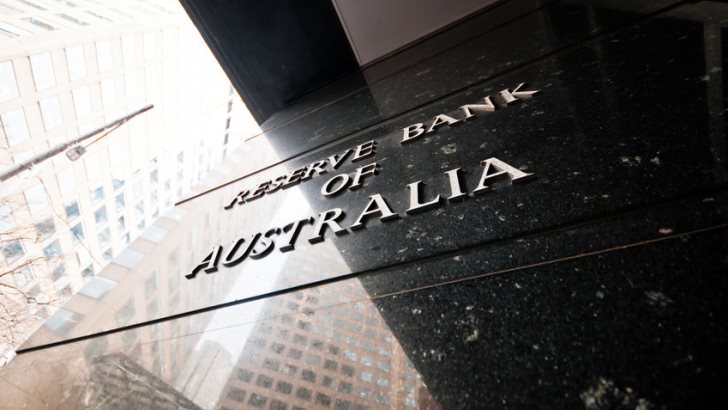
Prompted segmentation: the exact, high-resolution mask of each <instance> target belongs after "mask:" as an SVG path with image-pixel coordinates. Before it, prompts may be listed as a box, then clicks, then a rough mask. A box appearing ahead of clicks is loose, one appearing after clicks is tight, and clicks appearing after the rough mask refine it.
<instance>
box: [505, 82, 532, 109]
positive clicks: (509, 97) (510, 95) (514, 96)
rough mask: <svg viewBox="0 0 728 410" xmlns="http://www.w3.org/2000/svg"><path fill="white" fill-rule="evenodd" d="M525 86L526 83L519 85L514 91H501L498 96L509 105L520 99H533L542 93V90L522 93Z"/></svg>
mask: <svg viewBox="0 0 728 410" xmlns="http://www.w3.org/2000/svg"><path fill="white" fill-rule="evenodd" d="M524 85H526V83H520V84H518V86H517V87H516V88H514V89H513V91H511V90H509V89H507V88H506V89H505V90H502V91H500V92H499V93H498V95H500V96H501V98H503V101H504V102H505V103H506V105H508V104H511V103H514V102H516V101H518V100H520V99H526V98H531V97H533V96H534V95H536V94H537V93H539V92H540V90H534V91H520V89H521V87H523V86H524Z"/></svg>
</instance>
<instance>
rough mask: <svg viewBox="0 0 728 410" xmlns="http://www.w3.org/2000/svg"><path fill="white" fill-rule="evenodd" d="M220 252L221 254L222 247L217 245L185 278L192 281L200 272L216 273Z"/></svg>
mask: <svg viewBox="0 0 728 410" xmlns="http://www.w3.org/2000/svg"><path fill="white" fill-rule="evenodd" d="M220 252H222V246H220V245H217V246H216V247H215V249H213V251H212V252H210V254H209V255H207V257H206V258H205V259H203V260H202V263H200V264H199V265H197V266H196V267H195V268H194V269H192V272H190V273H188V274H187V275H185V278H187V279H193V278H194V277H195V276H197V274H198V273H199V272H200V271H205V273H213V272H217V263H218V262H219V261H220Z"/></svg>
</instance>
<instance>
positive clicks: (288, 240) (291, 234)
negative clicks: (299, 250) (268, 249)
mask: <svg viewBox="0 0 728 410" xmlns="http://www.w3.org/2000/svg"><path fill="white" fill-rule="evenodd" d="M312 223H313V217H311V216H309V217H308V218H306V219H301V220H298V221H296V222H293V223H290V224H288V225H286V226H284V227H283V232H286V233H287V235H286V236H284V237H283V238H282V239H283V243H284V245H283V246H281V247H280V248H278V250H280V251H281V252H290V251H292V250H293V249H295V245H296V240H298V234H299V233H301V228H302V227H303V225H308V224H312Z"/></svg>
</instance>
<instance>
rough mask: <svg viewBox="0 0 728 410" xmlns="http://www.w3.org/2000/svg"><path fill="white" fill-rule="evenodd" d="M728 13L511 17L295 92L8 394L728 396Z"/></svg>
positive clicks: (533, 5) (441, 404) (141, 246)
mask: <svg viewBox="0 0 728 410" xmlns="http://www.w3.org/2000/svg"><path fill="white" fill-rule="evenodd" d="M726 21H728V7H726V6H725V5H722V4H715V3H713V2H697V3H682V2H672V1H654V2H643V3H640V4H634V5H632V4H629V5H628V4H624V3H620V2H616V3H615V2H604V3H599V4H598V5H595V4H593V3H591V2H558V1H555V2H530V1H526V0H521V1H519V0H516V1H505V2H499V3H497V4H496V5H494V6H493V7H490V8H487V9H485V10H483V11H482V12H480V13H478V14H475V15H473V16H470V18H469V19H466V20H464V21H461V22H460V23H459V24H457V25H454V26H452V27H450V28H448V29H447V30H444V31H442V32H439V33H437V34H435V35H433V36H432V37H428V38H426V39H422V41H420V42H419V43H418V44H416V45H414V46H412V47H409V48H407V49H404V50H401V51H400V52H399V53H396V54H394V55H392V56H390V57H388V58H386V59H383V60H381V61H379V62H378V63H376V64H372V65H370V66H368V67H366V68H364V69H362V70H360V71H358V72H356V73H354V74H351V75H349V76H346V77H344V78H341V79H339V80H338V81H335V82H333V83H332V84H330V85H329V86H327V87H324V88H322V89H319V90H316V91H315V92H311V93H310V94H308V95H306V96H305V97H302V98H300V99H298V100H296V101H294V102H291V103H290V104H288V105H287V106H286V107H285V108H283V109H280V110H278V111H277V112H276V113H275V114H273V115H272V116H271V117H270V118H269V119H268V120H267V121H266V122H265V123H263V124H261V129H262V133H260V134H259V135H255V136H251V137H250V138H247V139H246V140H245V141H244V143H242V144H241V145H240V147H238V148H237V149H236V150H233V151H231V152H230V154H229V155H228V156H227V157H226V158H225V160H224V161H222V163H221V165H220V166H219V167H216V168H215V169H214V171H213V172H212V173H211V174H210V175H209V176H208V179H207V183H206V184H205V186H204V187H202V186H201V187H199V189H197V190H196V192H195V193H193V194H191V195H189V196H185V197H183V198H181V199H180V200H179V201H178V202H177V203H176V205H175V206H174V207H173V208H172V209H170V210H169V211H167V212H166V213H164V214H162V216H161V217H160V218H159V220H157V221H155V222H154V223H151V224H149V225H148V226H147V229H145V231H144V233H143V234H141V235H140V236H139V238H138V239H137V240H135V241H133V242H132V243H131V244H130V246H129V247H128V248H127V249H126V250H125V251H124V252H122V253H121V254H119V255H118V256H116V257H115V258H114V260H113V262H112V263H111V264H110V265H109V266H108V267H106V268H105V269H104V270H103V271H101V272H100V273H99V275H96V276H95V277H94V278H93V279H92V280H90V281H89V282H88V283H87V284H86V285H85V286H84V287H83V288H82V289H81V290H80V292H79V293H78V294H76V295H75V296H74V297H73V298H71V299H70V300H69V301H68V302H67V303H66V304H65V305H64V306H63V308H62V310H60V311H59V312H58V313H57V314H55V315H53V316H51V317H50V318H49V320H48V321H47V322H46V324H45V325H44V326H43V327H42V328H41V329H39V330H38V331H37V332H36V333H34V335H33V336H32V337H31V338H30V339H29V340H28V342H27V343H26V344H25V345H24V346H23V347H22V348H21V350H20V354H19V355H18V356H17V357H16V358H15V359H14V360H13V361H12V362H11V363H10V364H9V365H8V366H6V367H5V368H4V369H2V371H0V391H1V392H2V393H3V397H4V398H5V402H6V403H7V405H8V406H11V407H20V406H21V405H23V404H25V405H28V406H29V407H35V408H40V407H43V406H45V405H50V404H52V405H58V406H60V407H69V408H75V407H93V406H98V407H102V408H137V407H160V408H166V407H170V408H173V407H178V408H179V407H181V408H195V409H197V408H202V409H237V408H266V409H313V408H333V409H364V408H368V409H369V408H371V409H374V408H421V409H450V408H481V407H483V408H491V407H492V408H586V409H607V408H643V409H644V408H663V407H664V408H695V407H700V408H717V407H719V405H718V403H721V400H722V399H721V397H722V385H721V382H720V381H721V380H723V379H724V378H725V377H724V376H726V374H725V373H726V371H725V369H723V368H722V367H721V365H720V363H721V361H720V360H719V359H720V357H722V356H723V353H722V352H723V351H725V347H726V346H725V340H728V337H727V334H726V330H725V326H724V325H723V324H724V323H726V319H728V318H727V317H726V315H727V313H728V312H726V309H725V306H724V305H725V303H724V302H723V300H724V294H725V292H726V285H725V280H724V276H725V271H726V268H728V266H726V263H727V262H726V259H725V255H726V251H728V241H726V229H727V228H728V220H726V201H727V200H728V197H727V194H728V193H726V192H725V184H726V181H728V168H726V162H725V158H726V154H727V151H726V143H725V123H724V119H723V116H724V114H723V113H724V111H725V110H724V108H725V98H724V97H723V96H724V89H725V87H724V82H723V80H722V72H723V66H724V62H725V61H726V58H725V56H724V55H723V50H722V46H721V44H722V42H723V39H722V33H723V27H724V26H725V22H726ZM122 48H123V46H122ZM218 51H219V50H218ZM121 52H122V54H123V50H122V51H121ZM232 69H234V67H230V66H228V67H226V70H232ZM463 107H465V108H463ZM358 147H373V148H372V149H371V153H369V154H366V155H362V158H356V157H357V156H358V154H357V152H359V153H362V152H366V151H367V148H358ZM185 155H187V153H185ZM374 163H375V164H376V165H375V166H372V167H370V168H366V167H367V166H369V165H371V164H374ZM370 171H371V172H370ZM357 175H358V176H357ZM356 178H360V181H361V186H360V187H359V186H357V184H356V183H354V180H355V179H356ZM332 181H333V182H332ZM284 185H285V186H284ZM350 185H355V189H349V186H350ZM337 187H342V188H341V189H339V188H337ZM357 188H358V189H357ZM334 191H337V193H334ZM154 203H155V201H153V200H151V198H150V199H149V200H146V198H145V200H144V201H143V202H139V201H135V202H132V203H130V202H128V201H126V202H125V199H122V200H121V204H123V205H122V206H127V207H129V208H130V209H134V210H136V209H139V212H142V210H144V212H146V209H147V208H148V206H149V205H150V204H154ZM131 207H134V208H131ZM109 213H110V211H109ZM100 217H101V216H100ZM107 218H109V221H110V222H111V221H113V219H112V217H111V215H110V214H107ZM116 222H118V223H123V224H131V223H135V221H133V219H131V218H130V219H127V220H125V221H123V222H122V221H116ZM358 222H361V224H359V223H358ZM107 223H108V222H107ZM357 228H358V229H357ZM44 229H50V228H44ZM78 235H79V236H81V235H86V236H89V235H90V232H89V231H88V230H84V231H79V234H78ZM321 239H323V240H321ZM48 252H49V254H53V252H54V251H53V249H49V251H48ZM21 280H22V279H21ZM112 403H115V404H112Z"/></svg>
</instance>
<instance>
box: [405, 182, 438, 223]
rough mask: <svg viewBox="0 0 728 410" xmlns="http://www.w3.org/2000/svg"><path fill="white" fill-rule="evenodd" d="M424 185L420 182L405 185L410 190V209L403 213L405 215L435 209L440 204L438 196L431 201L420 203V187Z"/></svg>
mask: <svg viewBox="0 0 728 410" xmlns="http://www.w3.org/2000/svg"><path fill="white" fill-rule="evenodd" d="M424 185H425V184H423V183H422V181H416V182H413V183H411V184H409V185H407V188H409V190H410V207H409V208H408V209H407V210H406V211H405V213H407V215H412V214H416V213H419V212H422V211H426V210H428V209H432V208H436V207H437V206H438V205H439V204H440V195H439V194H438V195H437V196H436V197H435V199H433V200H432V201H429V202H424V203H423V202H420V196H421V195H420V194H421V192H420V191H421V189H420V186H424Z"/></svg>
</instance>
